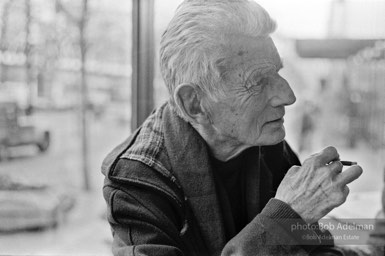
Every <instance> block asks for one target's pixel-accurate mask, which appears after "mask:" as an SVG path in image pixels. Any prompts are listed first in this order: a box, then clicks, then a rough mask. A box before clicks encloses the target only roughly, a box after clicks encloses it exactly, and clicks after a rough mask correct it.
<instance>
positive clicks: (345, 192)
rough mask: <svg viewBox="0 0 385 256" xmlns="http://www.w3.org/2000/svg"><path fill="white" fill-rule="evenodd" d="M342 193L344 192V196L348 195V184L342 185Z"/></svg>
mask: <svg viewBox="0 0 385 256" xmlns="http://www.w3.org/2000/svg"><path fill="white" fill-rule="evenodd" d="M343 193H344V196H345V197H348V195H349V193H350V189H349V187H348V186H346V185H345V186H344V190H343Z"/></svg>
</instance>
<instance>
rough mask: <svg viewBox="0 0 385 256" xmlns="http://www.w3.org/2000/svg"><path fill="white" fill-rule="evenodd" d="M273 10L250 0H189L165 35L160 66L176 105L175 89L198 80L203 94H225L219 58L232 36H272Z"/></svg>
mask: <svg viewBox="0 0 385 256" xmlns="http://www.w3.org/2000/svg"><path fill="white" fill-rule="evenodd" d="M275 27H276V26H275V22H274V21H273V20H272V19H271V18H270V16H269V14H268V13H267V12H266V10H265V9H263V8H262V7H261V6H260V5H258V4H257V3H256V2H254V1H250V0H185V1H184V2H183V3H182V4H181V5H180V6H179V7H178V9H177V10H176V13H175V15H174V17H173V19H172V20H171V22H170V23H169V25H168V27H167V29H166V31H165V32H164V33H163V35H162V39H161V43H160V69H161V73H162V76H163V79H164V81H165V83H166V85H167V87H168V90H169V93H170V104H171V107H172V108H173V109H174V110H176V112H177V113H178V114H179V115H180V116H181V117H182V118H184V116H183V114H182V113H181V111H180V110H179V109H178V108H176V106H175V99H174V90H175V88H176V87H177V86H178V85H180V84H183V83H189V84H195V85H196V86H197V87H198V88H199V89H200V91H201V92H203V95H205V96H207V97H208V98H210V99H211V100H217V99H218V97H219V96H220V95H224V89H223V86H221V74H220V70H219V69H218V67H217V64H216V63H217V62H219V61H220V59H223V58H224V57H226V56H222V55H223V53H224V52H225V49H226V46H227V45H228V42H229V36H231V35H233V36H234V35H240V36H251V37H261V38H264V37H268V36H269V34H271V33H272V32H273V31H274V30H275Z"/></svg>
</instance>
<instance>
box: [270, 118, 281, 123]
mask: <svg viewBox="0 0 385 256" xmlns="http://www.w3.org/2000/svg"><path fill="white" fill-rule="evenodd" d="M274 122H282V123H283V122H284V119H283V117H280V118H277V119H274V120H271V121H269V122H268V123H274Z"/></svg>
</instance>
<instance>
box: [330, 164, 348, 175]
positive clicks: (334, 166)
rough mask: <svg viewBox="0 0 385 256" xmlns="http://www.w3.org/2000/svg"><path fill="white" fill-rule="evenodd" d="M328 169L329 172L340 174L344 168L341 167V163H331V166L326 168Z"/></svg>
mask: <svg viewBox="0 0 385 256" xmlns="http://www.w3.org/2000/svg"><path fill="white" fill-rule="evenodd" d="M327 167H328V168H330V170H331V171H332V172H333V173H334V174H335V175H337V174H339V173H340V172H342V168H343V167H344V166H343V165H342V163H341V162H340V161H333V162H331V164H329V165H328V166H327Z"/></svg>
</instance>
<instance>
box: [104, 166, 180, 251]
mask: <svg viewBox="0 0 385 256" xmlns="http://www.w3.org/2000/svg"><path fill="white" fill-rule="evenodd" d="M115 168H116V169H119V170H128V168H131V169H132V168H134V169H135V171H139V172H140V171H146V168H147V169H148V167H146V166H145V165H143V164H140V163H139V162H136V161H129V160H119V161H118V164H117V166H115ZM125 180H126V181H127V180H128V178H127V177H126V178H125ZM103 194H104V198H105V200H106V202H107V208H108V212H107V217H108V221H109V223H110V226H111V230H112V235H113V245H112V250H113V254H114V255H116V256H117V255H119V256H123V255H125V256H129V255H132V256H133V255H135V256H141V255H159V256H162V255H171V256H172V255H175V256H176V255H178V256H180V255H184V254H183V250H184V248H182V247H183V245H182V242H181V239H180V228H181V226H183V221H182V220H181V217H180V216H181V215H180V214H179V213H178V209H177V208H178V207H175V206H174V205H172V203H171V200H168V199H167V198H165V197H164V195H163V194H162V193H157V192H156V190H151V189H147V188H143V187H141V186H140V182H133V183H125V184H120V183H119V182H111V180H109V179H107V178H106V181H105V185H104V187H103Z"/></svg>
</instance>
